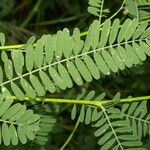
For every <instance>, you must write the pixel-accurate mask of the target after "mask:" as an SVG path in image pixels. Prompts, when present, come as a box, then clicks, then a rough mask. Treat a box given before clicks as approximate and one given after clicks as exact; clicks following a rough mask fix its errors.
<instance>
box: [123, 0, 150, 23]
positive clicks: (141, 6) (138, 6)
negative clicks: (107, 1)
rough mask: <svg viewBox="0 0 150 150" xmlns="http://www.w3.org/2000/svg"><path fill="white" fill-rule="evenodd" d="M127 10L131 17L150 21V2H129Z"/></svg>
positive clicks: (143, 0)
mask: <svg viewBox="0 0 150 150" xmlns="http://www.w3.org/2000/svg"><path fill="white" fill-rule="evenodd" d="M126 9H127V12H128V13H129V14H130V16H131V17H133V18H137V19H138V20H140V21H141V20H146V19H150V12H149V9H150V1H149V0H127V1H126Z"/></svg>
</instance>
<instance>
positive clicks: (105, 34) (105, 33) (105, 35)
mask: <svg viewBox="0 0 150 150" xmlns="http://www.w3.org/2000/svg"><path fill="white" fill-rule="evenodd" d="M110 27H111V21H110V20H109V19H107V20H106V21H105V22H104V25H103V28H102V32H101V38H100V43H99V47H104V46H105V45H106V43H107V41H108V37H109V32H110Z"/></svg>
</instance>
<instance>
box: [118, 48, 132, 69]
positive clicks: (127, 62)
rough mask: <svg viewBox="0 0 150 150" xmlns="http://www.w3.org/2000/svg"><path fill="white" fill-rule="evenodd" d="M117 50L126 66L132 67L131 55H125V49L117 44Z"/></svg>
mask: <svg viewBox="0 0 150 150" xmlns="http://www.w3.org/2000/svg"><path fill="white" fill-rule="evenodd" d="M117 51H118V53H119V54H120V56H121V58H122V61H123V62H124V63H125V65H126V66H127V67H128V68H130V67H132V65H133V63H132V61H131V58H130V57H131V56H128V55H127V52H126V50H125V49H124V48H123V47H122V46H118V47H117Z"/></svg>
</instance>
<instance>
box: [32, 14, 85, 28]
mask: <svg viewBox="0 0 150 150" xmlns="http://www.w3.org/2000/svg"><path fill="white" fill-rule="evenodd" d="M83 16H84V14H79V15H78V16H71V17H67V18H60V19H55V20H50V21H44V22H39V23H36V24H31V25H30V26H31V27H32V26H47V25H53V24H57V23H65V22H70V21H74V20H76V19H78V18H80V17H83Z"/></svg>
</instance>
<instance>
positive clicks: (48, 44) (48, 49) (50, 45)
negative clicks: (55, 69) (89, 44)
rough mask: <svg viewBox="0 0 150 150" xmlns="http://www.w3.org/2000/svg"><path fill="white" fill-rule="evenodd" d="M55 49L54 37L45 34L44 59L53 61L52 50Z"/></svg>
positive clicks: (48, 61) (49, 61)
mask: <svg viewBox="0 0 150 150" xmlns="http://www.w3.org/2000/svg"><path fill="white" fill-rule="evenodd" d="M55 49H56V37H55V36H51V35H47V38H46V41H45V49H44V50H45V53H46V61H47V63H48V64H50V63H51V62H52V61H53V57H54V50H55Z"/></svg>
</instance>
